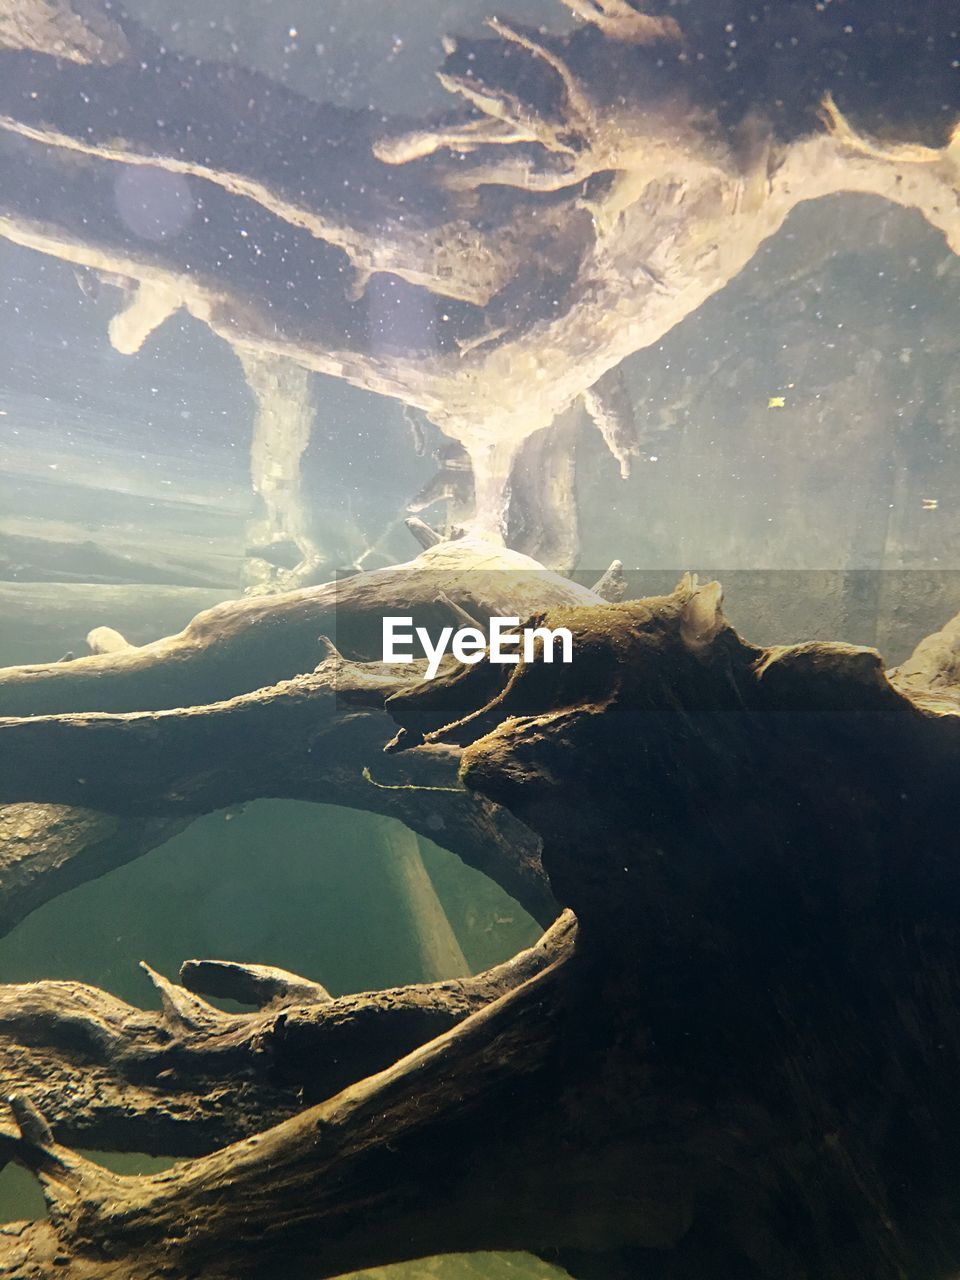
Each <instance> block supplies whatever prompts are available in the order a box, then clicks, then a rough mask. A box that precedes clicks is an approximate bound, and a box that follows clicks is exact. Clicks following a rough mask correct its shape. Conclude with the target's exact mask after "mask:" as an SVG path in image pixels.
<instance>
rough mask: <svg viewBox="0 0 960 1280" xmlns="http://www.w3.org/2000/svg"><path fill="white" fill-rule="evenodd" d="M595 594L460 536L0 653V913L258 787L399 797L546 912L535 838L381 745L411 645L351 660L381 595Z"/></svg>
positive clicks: (411, 821) (371, 639)
mask: <svg viewBox="0 0 960 1280" xmlns="http://www.w3.org/2000/svg"><path fill="white" fill-rule="evenodd" d="M424 528H427V527H426V526H424ZM420 536H421V537H422V538H424V540H430V539H429V538H428V537H427V534H424V533H423V531H422V530H421V531H420ZM598 599H600V597H599V596H598V595H596V594H595V593H593V592H591V591H589V590H587V589H586V588H584V587H580V586H577V584H575V583H573V582H571V581H568V580H567V579H565V578H561V577H559V576H557V575H555V574H550V573H546V572H545V571H544V570H543V569H542V568H541V566H540V565H538V564H536V563H535V562H534V561H532V560H530V559H528V558H527V557H526V556H522V555H519V554H517V553H515V552H510V551H507V550H505V549H504V548H502V547H496V546H487V545H486V544H484V543H481V542H478V541H476V540H475V539H472V538H462V539H459V540H457V541H455V542H444V541H438V542H434V544H433V545H432V546H430V547H428V548H427V549H426V550H424V551H423V552H422V553H421V554H420V556H418V557H417V559H416V560H414V561H411V562H410V563H409V564H404V565H394V566H391V567H390V568H388V569H382V570H378V571H376V572H372V573H368V574H359V575H356V576H354V577H349V578H345V579H343V580H342V581H339V582H333V583H328V584H325V585H323V586H320V587H315V588H304V589H302V590H299V591H296V592H291V593H287V594H283V595H276V596H270V597H267V598H256V597H255V598H248V599H244V600H239V601H231V602H228V603H225V604H222V605H217V606H216V607H214V608H213V609H210V610H207V611H206V612H204V613H201V614H199V615H198V616H197V617H196V618H195V619H194V620H193V621H192V622H191V623H190V624H189V626H188V627H186V628H185V630H184V631H182V632H181V633H179V634H178V635H175V636H168V637H165V638H164V639H161V640H158V641H156V642H154V643H152V644H147V645H142V646H127V647H123V646H122V644H121V645H116V644H114V645H111V646H108V649H107V651H106V652H101V653H94V654H91V655H90V656H89V657H86V658H77V659H76V660H74V661H72V662H57V663H48V664H39V665H37V666H26V667H10V668H5V669H0V715H4V716H11V715H14V716H16V715H20V716H23V717H25V718H23V719H20V720H19V721H11V720H6V721H3V724H4V728H3V730H2V731H0V742H2V745H0V773H2V774H3V775H4V777H5V781H4V784H3V786H2V787H0V930H2V931H3V932H6V931H7V930H9V929H10V928H12V927H13V926H14V925H15V924H16V923H17V922H18V921H19V920H21V919H22V918H23V917H24V916H25V915H26V914H27V913H28V912H30V911H32V910H34V909H35V908H36V907H37V906H40V905H41V904H42V903H43V902H45V901H48V900H49V899H50V898H52V897H54V896H56V895H57V894H59V893H62V892H64V891H65V890H66V889H69V888H72V887H74V886H75V885H77V884H80V883H82V882H83V881H85V880H89V879H92V878H94V877H96V876H98V875H102V874H103V873H104V872H105V871H108V870H110V869H112V868H113V867H115V866H118V865H120V864H121V863H122V862H128V861H131V860H132V859H134V858H136V857H138V856H139V855H140V854H142V853H146V852H147V851H148V850H149V849H151V848H154V847H156V845H158V844H162V843H163V842H164V841H165V840H167V839H169V838H170V836H172V835H173V834H174V832H175V831H176V830H179V829H181V828H182V827H183V826H184V825H185V823H186V822H188V821H189V820H190V819H191V818H192V817H194V816H197V815H199V814H201V813H208V812H210V811H211V810H214V809H218V808H225V807H229V806H231V805H235V804H239V803H242V802H244V801H246V800H252V799H257V798H261V797H265V796H270V797H276V798H287V799H306V800H316V801H322V802H326V803H332V804H340V805H346V806H348V807H355V808H359V809H365V810H369V811H371V812H374V813H382V814H386V815H390V816H393V817H397V818H399V819H400V820H401V821H403V822H404V823H405V824H406V825H407V826H408V827H410V828H412V829H413V830H414V831H417V832H419V833H420V834H422V835H424V836H426V837H427V838H429V839H432V840H435V841H438V842H439V843H441V844H443V845H444V847H446V848H447V849H449V850H450V851H451V852H453V853H456V854H457V855H458V856H460V857H461V858H462V859H463V860H464V861H465V862H467V863H468V864H470V865H472V866H475V867H477V868H478V869H479V870H481V871H484V872H485V873H486V874H488V875H490V876H491V877H492V878H493V879H494V880H496V881H497V882H498V883H499V884H500V885H501V886H502V887H503V888H505V889H506V891H507V892H508V893H510V894H511V895H512V896H513V897H514V898H516V900H517V901H518V902H520V904H521V905H522V906H523V907H524V908H525V909H526V910H527V911H529V912H530V914H531V915H532V916H533V917H534V918H535V919H537V920H539V921H540V922H541V923H542V924H543V925H547V924H549V923H550V922H551V921H552V920H553V919H554V917H555V915H556V910H557V908H556V903H555V901H554V899H553V897H552V895H551V894H550V891H549V887H548V885H547V883H546V879H545V877H544V875H543V871H542V868H541V866H540V860H539V852H538V844H537V841H536V839H535V838H534V837H533V836H532V834H531V833H530V832H529V831H528V830H527V829H526V828H524V827H523V826H522V825H521V824H520V823H518V822H517V821H516V820H515V819H514V818H512V817H511V815H510V814H509V813H507V812H506V811H504V810H502V809H500V808H498V807H497V806H494V805H491V804H490V803H489V802H488V801H486V800H484V799H483V798H482V797H478V796H476V795H473V794H472V793H469V792H466V791H464V789H463V788H462V787H461V786H460V784H459V783H458V781H457V776H456V775H457V765H458V757H457V755H456V753H453V752H451V751H450V750H449V749H448V748H437V749H435V750H432V751H428V752H424V753H420V754H418V756H417V757H405V758H396V757H393V758H390V757H387V758H384V757H383V756H382V755H381V750H382V748H383V745H384V743H385V742H387V741H388V739H389V738H390V737H391V736H392V735H393V733H394V732H395V731H396V726H395V725H394V724H393V723H392V721H391V720H390V718H389V716H388V715H387V714H386V712H385V711H384V701H385V698H386V697H387V696H388V694H389V693H391V692H394V691H396V690H397V689H399V688H402V687H403V686H404V685H405V684H408V683H416V682H418V681H419V679H420V678H421V671H422V664H419V663H413V664H409V665H398V666H396V667H393V668H389V669H388V668H385V667H383V666H382V665H376V666H373V667H369V666H365V665H364V662H370V661H372V660H374V659H377V658H378V657H379V655H380V653H381V649H382V621H381V620H382V618H383V616H384V615H385V614H391V613H393V614H397V613H400V614H404V615H406V616H410V617H411V618H413V619H414V622H415V624H416V625H417V626H426V627H429V628H431V629H432V630H433V631H434V632H435V631H436V630H437V629H439V628H440V627H441V626H444V625H451V624H452V625H456V626H459V625H462V622H461V621H460V620H459V617H458V611H460V612H464V613H466V614H469V615H470V616H471V617H472V618H478V619H487V618H489V617H492V616H514V615H516V616H521V617H522V616H526V615H527V614H529V613H530V612H532V611H533V610H535V609H538V608H544V607H548V606H550V605H551V604H560V603H571V604H572V603H577V602H581V603H589V602H592V601H596V600H598ZM99 630H100V631H102V630H105V629H104V628H101V629H99ZM331 637H335V638H336V643H334V640H333V639H331ZM254 743H255V744H256V749H255V750H254V749H252V747H251V744H254ZM37 753H39V755H38V754H37ZM27 757H29V762H28V760H27ZM41 758H42V760H43V763H41ZM41 779H45V781H41Z"/></svg>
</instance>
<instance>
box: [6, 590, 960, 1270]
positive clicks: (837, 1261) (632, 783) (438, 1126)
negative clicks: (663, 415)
mask: <svg viewBox="0 0 960 1280" xmlns="http://www.w3.org/2000/svg"><path fill="white" fill-rule="evenodd" d="M548 618H549V620H550V621H552V622H553V623H554V624H557V623H559V622H560V621H561V620H562V621H563V622H565V623H566V624H567V625H570V626H571V627H572V628H573V629H574V631H575V637H576V644H577V646H578V652H579V661H578V662H576V663H574V664H573V665H572V666H570V667H558V666H555V667H547V666H545V665H543V664H537V663H531V664H526V665H521V666H520V667H519V668H515V669H514V670H513V673H512V674H511V675H509V676H508V677H507V680H506V682H503V681H500V685H501V686H502V687H500V688H499V690H498V689H497V687H496V682H494V683H493V685H492V684H491V679H490V673H486V674H485V673H484V672H483V670H482V668H471V669H469V670H467V671H466V673H465V674H464V675H463V676H461V678H460V680H459V681H458V682H457V685H458V688H457V693H458V696H459V697H460V698H461V700H462V704H463V705H464V706H466V705H467V704H469V701H470V699H469V692H470V690H471V688H472V690H473V692H474V693H475V695H476V697H475V698H474V702H473V707H472V708H471V709H469V712H468V714H466V715H461V716H460V717H459V718H458V719H457V720H456V721H455V722H454V723H451V724H446V725H444V726H443V727H439V726H438V728H437V729H436V730H432V731H431V730H430V729H428V728H427V727H426V723H425V721H426V718H427V716H428V712H429V708H430V703H431V699H433V702H434V707H435V710H436V711H437V713H438V715H437V719H438V720H440V719H445V718H446V717H447V713H448V711H449V708H450V705H451V703H450V689H449V688H447V689H446V690H443V689H441V688H439V687H436V686H431V687H425V688H424V689H422V690H421V691H419V693H418V694H417V695H416V696H413V694H403V695H398V696H395V697H394V698H393V699H392V701H391V710H392V714H393V715H394V717H395V718H396V719H397V720H398V721H400V722H401V723H402V724H406V727H407V731H408V732H407V738H406V739H404V742H409V743H416V742H418V741H422V740H426V744H427V749H428V750H430V749H436V745H438V744H441V743H446V742H448V741H451V740H452V741H454V742H456V743H458V744H460V745H462V747H463V750H464V755H463V763H462V766H461V775H462V778H463V781H464V783H465V784H466V785H467V786H468V787H469V788H471V789H475V790H478V791H480V792H482V793H483V794H484V795H486V796H488V797H489V798H492V799H494V800H496V801H497V802H499V803H501V804H506V805H508V806H509V807H510V808H511V809H512V810H513V811H514V812H515V813H516V814H517V815H518V816H520V817H521V818H522V819H523V820H524V821H525V822H526V823H528V824H529V825H530V826H531V827H532V828H533V829H534V830H536V831H537V832H539V833H540V834H541V836H542V837H543V841H544V853H543V858H544V865H545V867H546V869H547V872H548V874H549V876H550V880H551V884H552V886H553V888H554V890H555V892H556V893H557V895H558V897H559V898H560V900H561V901H562V902H563V903H564V904H566V905H569V906H571V907H573V908H574V909H575V911H576V913H577V916H578V919H579V928H578V937H577V942H576V946H575V948H574V949H573V951H572V952H571V951H567V952H565V953H564V954H563V955H562V956H561V957H560V958H558V960H557V961H556V962H555V963H553V964H552V965H550V966H548V967H547V968H545V969H543V970H542V971H541V972H540V973H538V974H537V975H535V976H534V977H532V978H530V979H529V980H528V981H527V982H526V983H524V984H522V985H521V986H519V987H517V988H515V989H513V990H512V991H510V992H509V993H507V994H506V995H504V996H503V997H501V998H500V999H499V1000H496V1001H495V1002H494V1003H493V1004H491V1005H488V1006H486V1007H485V1008H483V1009H482V1010H480V1011H478V1012H476V1013H473V1014H471V1016H469V1017H468V1018H467V1019H466V1020H465V1021H463V1022H461V1023H459V1024H458V1025H457V1026H455V1027H454V1028H452V1029H451V1030H450V1031H448V1032H446V1033H444V1034H443V1035H441V1036H440V1037H439V1038H437V1039H436V1040H434V1041H432V1042H430V1043H429V1044H427V1045H425V1046H423V1047H422V1048H420V1049H417V1050H414V1052H413V1053H411V1054H410V1055H408V1056H407V1057H406V1058H404V1059H402V1060H401V1061H399V1062H397V1063H396V1064H395V1065H394V1066H392V1067H389V1068H388V1069H386V1070H385V1071H382V1072H381V1073H380V1074H378V1075H375V1076H373V1077H371V1078H369V1079H366V1080H363V1081H359V1082H355V1083H352V1084H349V1085H348V1086H347V1087H346V1088H344V1089H343V1090H342V1091H341V1092H340V1093H339V1094H337V1095H336V1096H334V1097H333V1098H330V1099H329V1100H327V1101H323V1102H320V1103H318V1104H317V1105H316V1106H314V1107H312V1108H309V1109H307V1110H305V1111H303V1112H302V1113H301V1114H299V1115H297V1116H295V1117H294V1118H292V1119H290V1120H288V1121H285V1122H284V1123H282V1124H280V1125H278V1126H276V1127H275V1128H273V1129H271V1130H269V1131H268V1132H266V1133H263V1134H260V1135H258V1136H257V1137H255V1138H251V1139H248V1140H246V1141H244V1142H241V1143H239V1144H236V1145H234V1146H232V1147H227V1148H225V1149H224V1150H222V1151H219V1152H217V1153H215V1154H213V1155H211V1156H208V1157H205V1158H203V1159H199V1160H195V1161H191V1162H188V1163H186V1164H183V1165H180V1166H177V1167H176V1168H174V1169H172V1170H170V1171H167V1172H165V1173H162V1174H159V1175H156V1176H153V1177H149V1178H138V1179H123V1178H116V1177H113V1176H107V1175H104V1174H103V1172H102V1171H101V1170H98V1169H96V1168H94V1167H92V1166H88V1165H86V1164H85V1163H84V1162H82V1161H80V1160H78V1159H77V1158H76V1157H75V1156H74V1155H73V1154H71V1152H70V1151H69V1150H68V1149H66V1148H64V1147H63V1146H58V1145H57V1144H56V1142H55V1141H54V1140H52V1139H51V1136H50V1135H49V1133H48V1131H47V1128H46V1126H45V1121H44V1120H43V1118H42V1113H41V1112H39V1111H38V1110H37V1109H36V1108H35V1107H34V1108H33V1109H31V1107H30V1104H29V1103H28V1102H26V1101H24V1102H22V1103H19V1104H18V1105H17V1107H16V1108H15V1109H14V1112H13V1118H12V1119H11V1122H10V1126H9V1129H8V1132H7V1136H6V1138H5V1140H4V1142H5V1150H6V1153H7V1155H8V1156H9V1157H11V1158H14V1159H17V1160H19V1161H20V1162H21V1163H23V1164H25V1165H26V1166H27V1167H28V1168H32V1169H33V1170H34V1171H35V1172H36V1173H37V1175H38V1176H39V1177H40V1179H41V1181H42V1183H43V1185H44V1188H45V1191H46V1194H47V1196H48V1199H49V1201H50V1204H51V1210H52V1215H53V1216H52V1221H51V1224H50V1225H47V1224H41V1225H37V1226H21V1227H19V1228H17V1229H16V1232H15V1233H13V1232H11V1233H9V1234H8V1235H7V1236H6V1237H0V1239H2V1240H3V1243H4V1253H3V1254H0V1256H4V1262H5V1265H6V1267H7V1274H11V1273H12V1274H20V1272H18V1271H17V1268H20V1269H21V1271H22V1272H23V1273H25V1274H28V1275H31V1276H34V1277H41V1278H42V1277H46V1276H52V1275H54V1274H56V1273H57V1271H58V1268H57V1267H55V1265H54V1257H55V1255H56V1254H57V1253H58V1252H59V1253H60V1255H61V1257H63V1258H66V1259H67V1262H66V1263H65V1264H64V1265H65V1266H67V1267H68V1268H69V1271H68V1272H67V1274H69V1275H75V1276H78V1277H83V1278H84V1280H86V1278H88V1277H89V1278H91V1280H92V1278H93V1277H97V1278H98V1280H103V1278H104V1277H109V1280H120V1278H121V1277H123V1278H124V1280H146V1278H147V1277H149V1276H152V1275H154V1274H156V1273H157V1272H158V1271H160V1270H161V1269H164V1268H165V1269H166V1271H165V1273H166V1274H169V1275H171V1276H174V1277H177V1276H187V1275H191V1274H194V1273H196V1272H198V1271H202V1272H203V1273H204V1274H206V1275H209V1276H212V1277H214V1278H216V1277H220V1276H223V1277H226V1276H231V1277H233V1278H234V1280H235V1278H236V1277H241V1278H242V1277H245V1276H262V1275H265V1274H267V1273H273V1274H275V1273H276V1271H277V1270H278V1269H282V1270H283V1272H284V1274H287V1275H290V1276H291V1277H294V1278H295V1277H297V1276H301V1275H302V1276H307V1275H312V1276H314V1277H320V1276H324V1275H330V1276H332V1275H335V1274H338V1273H339V1272H341V1271H343V1270H345V1269H348V1268H355V1267H358V1266H373V1265H381V1264H383V1263H384V1262H386V1261H387V1260H388V1259H389V1260H399V1259H403V1258H409V1257H414V1256H417V1255H419V1254H427V1253H435V1252H438V1251H450V1250H453V1251H455V1250H463V1249H468V1250H469V1249H478V1248H518V1247H526V1248H529V1249H533V1250H536V1251H541V1252H542V1251H546V1250H553V1251H556V1256H557V1257H558V1258H559V1260H560V1261H562V1262H563V1263H565V1264H568V1265H570V1267H571V1268H572V1270H573V1273H574V1274H577V1275H581V1276H586V1277H594V1276H609V1275H613V1276H616V1277H618V1278H619V1277H621V1276H636V1275H650V1276H651V1277H661V1276H662V1277H670V1280H702V1277H703V1275H704V1274H706V1273H710V1272H712V1273H715V1274H723V1275H725V1276H728V1275H729V1276H751V1277H762V1280H784V1278H785V1277H786V1278H787V1280H868V1278H869V1280H894V1278H896V1280H902V1277H904V1276H910V1277H914V1276H916V1277H944V1278H945V1277H947V1276H948V1275H949V1274H951V1273H952V1272H953V1271H954V1270H955V1269H956V1267H957V1265H958V1263H960V1230H958V1229H957V1227H956V1225H955V1223H956V1218H955V1215H954V1214H953V1212H952V1207H951V1206H953V1205H954V1204H955V1203H956V1199H957V1195H958V1192H960V1160H958V1157H957V1151H958V1150H960V1148H958V1145H957V1143H956V1134H957V1132H958V1130H960V1103H958V1100H957V1094H956V1088H955V1081H956V1077H957V1072H958V1067H960V1036H958V1035H957V1031H956V1014H955V1009H956V1006H957V1001H958V999H960V966H958V963H957V959H958V957H957V951H956V948H957V943H956V936H957V931H956V920H957V915H958V910H960V875H958V874H957V871H956V868H955V866H954V860H953V859H952V857H951V854H950V851H951V849H952V838H953V827H952V812H951V810H950V809H949V806H946V805H944V804H943V803H942V797H943V796H944V795H946V794H949V793H950V791H951V789H952V787H953V786H954V785H955V779H956V776H957V769H958V767H960V714H958V708H960V698H958V695H957V691H956V687H955V686H954V685H952V684H951V683H950V679H949V671H948V668H947V667H945V666H944V664H943V661H942V659H941V657H940V656H936V657H930V658H929V659H923V660H921V659H920V658H918V659H917V662H916V663H915V664H914V666H915V668H916V670H915V672H914V675H915V679H914V684H913V686H912V687H911V685H910V684H909V683H908V682H907V679H906V678H905V677H896V676H895V677H893V678H892V679H891V678H888V677H887V676H885V675H884V672H883V669H882V664H881V661H880V658H879V655H878V654H876V653H875V652H874V651H872V650H864V649H857V648H854V647H852V646H849V645H839V644H837V645H831V644H820V643H818V644H802V645H795V646H787V647H777V648H772V649H760V648H758V647H756V646H753V645H750V644H747V643H746V642H744V641H743V640H741V638H740V637H739V636H738V635H737V634H736V633H735V632H734V631H733V630H732V629H731V628H730V627H729V625H728V624H727V623H726V622H725V621H724V618H723V615H722V613H721V611H720V592H719V588H718V587H717V585H716V584H707V585H706V586H704V587H700V586H698V585H697V584H696V583H695V582H694V581H693V580H690V579H687V580H684V581H683V582H682V583H681V584H680V586H679V587H678V588H677V590H676V591H675V592H674V594H673V595H671V596H669V597H660V598H653V599H649V600H645V601H637V602H628V603H624V604H619V605H598V606H593V607H588V608H580V609H568V610H555V611H552V612H550V613H549V614H548ZM932 648H933V649H937V646H932ZM927 649H928V653H929V651H930V650H931V646H928V647H927ZM938 652H939V651H938ZM905 665H906V666H908V667H909V666H910V664H905ZM921 667H922V668H923V673H924V674H923V678H922V681H920V684H922V687H919V685H918V680H919V669H920V668H921ZM496 674H497V675H498V677H499V675H500V674H501V673H500V672H498V673H496ZM491 694H492V696H491ZM399 745H403V743H401V744H399ZM421 749H422V748H421ZM411 754H412V756H416V755H417V754H418V751H413V752H412V753H411ZM168 997H169V998H170V999H171V1000H172V1001H174V1002H175V1004H176V1002H182V1001H183V996H182V995H180V994H178V991H177V990H174V991H172V992H168ZM324 1007H327V1006H321V1008H324ZM185 1012H186V1016H187V1017H195V1016H196V1011H195V1010H194V1008H193V1006H192V1005H186V1006H185ZM181 1016H184V1015H183V1014H181ZM204 1016H206V1015H204ZM31 1268H32V1270H31Z"/></svg>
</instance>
